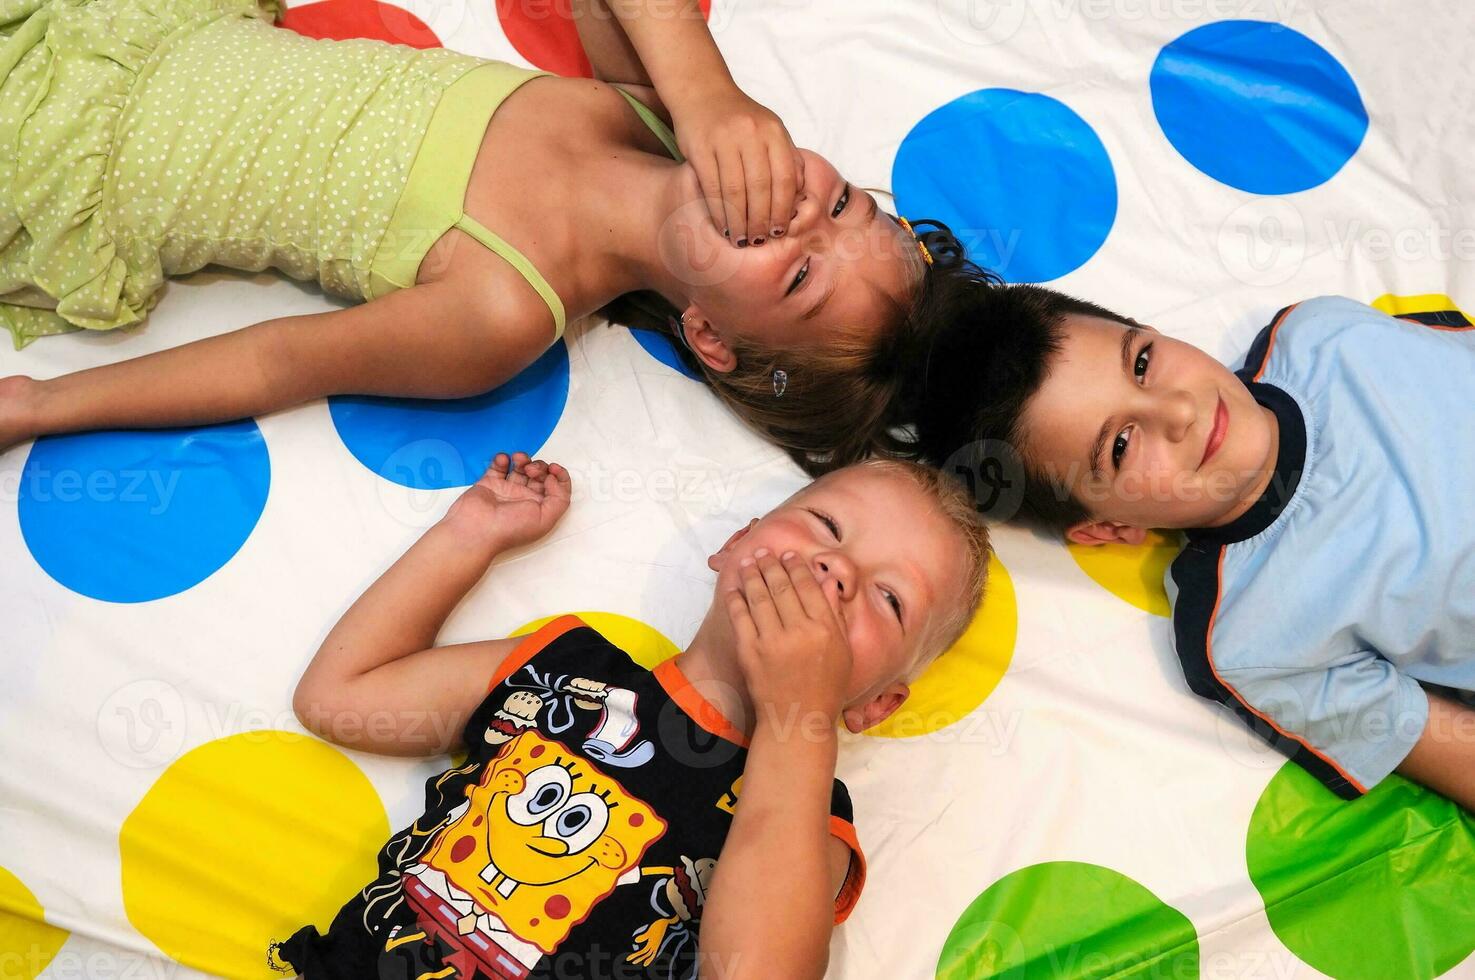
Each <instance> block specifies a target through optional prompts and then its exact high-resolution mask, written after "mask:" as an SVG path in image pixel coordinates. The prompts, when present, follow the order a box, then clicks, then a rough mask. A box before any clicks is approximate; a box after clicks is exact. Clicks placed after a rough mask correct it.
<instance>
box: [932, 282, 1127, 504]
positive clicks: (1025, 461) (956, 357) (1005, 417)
mask: <svg viewBox="0 0 1475 980" xmlns="http://www.w3.org/2000/svg"><path fill="white" fill-rule="evenodd" d="M965 299H966V302H965V303H963V304H961V305H960V306H958V307H955V308H954V309H953V310H952V311H951V312H952V314H953V315H952V317H951V319H950V320H949V322H948V323H947V325H946V326H945V327H944V328H943V329H941V330H939V331H937V333H936V334H935V336H934V338H933V343H932V345H931V347H930V348H929V349H927V350H925V351H924V352H923V353H922V354H921V357H920V358H919V359H918V361H917V362H916V363H914V364H913V365H912V372H911V381H910V383H909V385H908V389H907V397H906V399H905V400H904V406H905V407H904V411H905V413H906V414H907V416H908V417H909V419H910V421H911V425H912V429H913V436H914V441H913V442H912V443H911V444H910V446H909V447H908V451H907V455H909V456H910V457H912V458H915V459H918V460H920V461H922V462H926V463H930V464H932V465H933V466H954V465H956V464H959V461H960V460H961V461H962V462H961V465H962V466H967V467H972V468H979V467H985V466H986V467H991V468H992V470H993V472H994V473H995V474H1000V473H1002V474H1007V475H1006V476H1005V477H1004V479H1014V480H1020V481H1022V483H1023V486H1022V487H1019V488H1014V487H1006V488H1004V492H1003V493H995V495H994V499H995V500H998V501H1000V502H1001V504H1002V506H1001V507H999V508H998V510H999V511H1000V512H998V513H994V514H992V515H991V516H994V517H996V518H999V519H1003V520H1009V519H1011V518H1018V519H1020V520H1022V521H1024V522H1026V523H1031V524H1034V525H1036V526H1039V527H1043V528H1047V529H1049V530H1053V531H1064V530H1065V529H1066V528H1068V527H1070V526H1071V525H1072V524H1075V523H1077V522H1079V521H1082V520H1087V519H1089V517H1090V514H1089V512H1088V511H1087V510H1086V508H1085V507H1084V506H1083V505H1082V504H1081V503H1080V502H1079V501H1078V500H1076V499H1075V497H1073V496H1072V495H1071V492H1070V488H1069V487H1068V486H1066V485H1064V484H1063V483H1062V482H1061V481H1059V480H1057V479H1055V478H1053V477H1052V475H1051V474H1049V473H1047V472H1045V471H1044V470H1043V469H1041V468H1040V467H1039V466H1037V465H1036V464H1034V463H1033V462H1032V461H1031V460H1030V457H1029V453H1028V441H1029V440H1028V433H1026V432H1025V431H1024V426H1023V417H1024V410H1025V407H1026V406H1027V405H1028V404H1029V401H1030V399H1031V398H1033V397H1034V395H1035V393H1036V392H1038V391H1039V390H1040V386H1041V385H1042V384H1043V383H1044V381H1045V378H1046V377H1047V376H1048V374H1049V372H1050V362H1051V359H1052V358H1053V357H1054V356H1055V355H1056V354H1058V353H1059V352H1060V348H1061V345H1062V343H1063V341H1064V336H1065V318H1066V317H1067V316H1072V315H1076V316H1094V317H1101V318H1103V319H1106V320H1114V321H1116V322H1117V323H1122V324H1125V325H1127V326H1135V325H1136V322H1135V321H1134V320H1132V319H1130V318H1129V317H1124V316H1122V315H1120V314H1118V313H1113V312H1112V311H1110V310H1108V309H1105V308H1104V307H1101V306H1097V305H1096V304H1095V303H1091V302H1088V301H1086V300H1082V299H1076V298H1075V297H1073V296H1067V295H1066V294H1064V293H1060V292H1057V291H1055V290H1053V289H1046V288H1044V287H1043V286H1033V285H1004V284H999V283H981V284H979V285H978V286H977V287H975V288H973V289H970V290H968V291H967V293H966V297H965ZM1008 455H1012V457H1013V458H1012V459H1009V458H1000V457H1006V456H1008ZM984 457H988V459H987V460H986V459H985V458H984ZM978 476H980V474H974V475H973V476H970V477H969V479H974V478H975V477H978ZM993 489H994V490H995V491H998V490H999V489H1000V488H998V487H995V488H993ZM975 496H978V491H975Z"/></svg>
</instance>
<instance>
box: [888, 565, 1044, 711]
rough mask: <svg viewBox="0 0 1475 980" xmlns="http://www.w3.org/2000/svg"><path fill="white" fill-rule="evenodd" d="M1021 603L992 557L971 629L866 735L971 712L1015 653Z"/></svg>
mask: <svg viewBox="0 0 1475 980" xmlns="http://www.w3.org/2000/svg"><path fill="white" fill-rule="evenodd" d="M1018 630H1019V607H1018V605H1017V604H1016V602H1015V600H1014V583H1013V582H1012V581H1011V580H1010V578H1009V571H1008V569H1006V568H1005V567H1004V565H1003V563H1002V562H1000V561H999V559H998V557H997V556H995V557H993V558H990V559H989V563H988V588H987V589H986V590H985V592H984V599H983V605H981V606H980V607H979V608H978V612H977V613H975V614H974V616H973V622H971V623H969V624H968V629H967V631H966V632H965V633H964V634H963V635H962V637H961V638H960V639H959V640H958V642H957V643H955V644H954V645H953V646H952V647H950V648H949V649H948V651H947V652H946V653H944V654H943V655H942V656H940V657H938V658H937V659H936V660H934V661H933V662H932V664H931V666H929V667H928V668H927V670H926V671H925V672H924V673H923V674H922V676H921V677H919V678H917V682H916V683H915V684H913V685H912V693H911V696H910V697H908V698H907V700H906V703H905V704H903V705H902V706H901V707H900V708H898V709H897V710H896V713H895V714H893V715H892V716H891V717H890V718H887V719H886V720H885V721H883V722H881V724H879V725H877V726H875V727H874V728H868V729H866V734H867V735H878V736H881V737H882V738H912V737H915V736H917V735H927V734H929V733H931V732H935V731H937V730H938V729H941V728H946V727H947V726H948V725H951V724H953V723H954V722H957V721H959V720H961V719H962V718H964V717H966V716H967V715H969V714H972V713H973V711H974V710H975V709H976V708H977V707H978V706H979V705H980V704H983V702H984V701H986V700H987V699H988V696H989V695H990V694H992V693H993V692H994V688H996V687H998V686H999V681H1000V680H1002V679H1003V677H1004V672H1005V671H1007V670H1008V669H1009V662H1010V661H1011V660H1013V659H1014V637H1015V634H1016V633H1017V632H1018Z"/></svg>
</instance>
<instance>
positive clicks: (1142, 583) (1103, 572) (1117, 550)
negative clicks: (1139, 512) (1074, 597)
mask: <svg viewBox="0 0 1475 980" xmlns="http://www.w3.org/2000/svg"><path fill="white" fill-rule="evenodd" d="M1065 547H1066V549H1067V550H1069V551H1070V556H1071V557H1072V558H1074V559H1075V562H1076V564H1077V565H1079V566H1081V571H1083V572H1085V573H1086V574H1087V575H1089V576H1091V581H1093V582H1095V583H1096V584H1097V585H1099V586H1101V587H1102V588H1103V589H1105V590H1106V591H1108V592H1110V593H1111V594H1112V595H1114V596H1116V597H1117V598H1118V599H1121V600H1122V601H1123V602H1130V603H1131V604H1132V605H1134V606H1136V607H1137V608H1138V609H1141V610H1142V611H1143V612H1150V613H1152V614H1153V615H1154V616H1169V615H1172V612H1173V607H1172V606H1171V605H1169V604H1168V592H1167V589H1166V587H1165V586H1164V585H1163V577H1164V576H1165V575H1167V574H1168V566H1169V565H1171V564H1173V559H1174V558H1177V557H1178V553H1179V552H1181V551H1182V550H1183V537H1182V535H1180V534H1178V533H1177V532H1176V531H1175V532H1173V533H1170V534H1165V533H1163V532H1162V531H1148V532H1147V540H1145V541H1143V542H1142V543H1141V544H1097V545H1086V544H1075V543H1074V542H1067V543H1066V546H1065Z"/></svg>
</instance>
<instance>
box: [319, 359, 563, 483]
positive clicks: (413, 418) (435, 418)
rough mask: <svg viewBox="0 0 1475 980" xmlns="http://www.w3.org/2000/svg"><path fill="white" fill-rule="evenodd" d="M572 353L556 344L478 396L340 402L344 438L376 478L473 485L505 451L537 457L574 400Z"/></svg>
mask: <svg viewBox="0 0 1475 980" xmlns="http://www.w3.org/2000/svg"><path fill="white" fill-rule="evenodd" d="M568 384H569V366H568V348H567V347H566V346H565V345H564V344H562V343H557V344H554V345H553V346H552V347H550V348H548V350H547V351H545V352H544V353H543V355H542V356H541V357H539V358H538V359H537V360H536V361H534V362H533V363H532V364H530V365H529V366H528V367H527V368H526V369H525V370H523V371H522V373H521V374H519V375H517V377H515V378H513V379H512V380H511V381H508V382H507V383H506V384H504V385H502V386H501V387H500V388H493V389H492V390H491V391H489V392H487V393H485V394H482V395H476V396H474V397H472V398H454V399H434V398H374V397H364V396H358V395H354V396H343V397H334V398H330V399H329V400H328V407H329V410H330V411H331V413H332V416H333V424H334V426H335V427H337V429H338V436H339V438H341V439H342V440H343V444H344V445H345V446H347V447H348V451H349V452H351V453H352V454H353V456H354V458H355V459H357V460H358V461H359V462H360V463H363V464H364V466H366V467H368V468H369V469H370V470H371V471H373V472H374V473H377V474H379V475H380V476H382V477H384V478H385V479H386V480H391V481H393V482H395V483H398V484H400V485H401V486H405V487H411V488H414V489H417V490H444V489H446V488H448V487H469V486H470V485H471V484H473V483H475V482H476V479H477V477H479V476H481V474H482V472H483V471H484V470H485V469H486V468H487V464H488V463H489V462H490V461H491V458H492V457H493V456H495V455H496V454H497V453H499V452H506V453H513V452H519V451H521V452H525V453H527V454H529V455H532V454H535V453H536V452H537V451H538V450H539V449H541V448H542V446H543V444H544V443H545V442H547V441H548V437H549V436H550V435H551V434H552V433H553V428H554V426H556V425H557V424H558V419H559V417H560V416H561V415H563V406H564V403H565V402H567V401H568Z"/></svg>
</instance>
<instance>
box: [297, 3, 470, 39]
mask: <svg viewBox="0 0 1475 980" xmlns="http://www.w3.org/2000/svg"><path fill="white" fill-rule="evenodd" d="M282 26H283V27H286V28H288V29H290V30H294V31H296V32H297V33H298V34H301V35H303V36H304V37H315V38H330V39H332V40H335V41H346V40H348V39H350V38H356V37H366V38H372V39H373V40H376V41H388V42H389V43H390V44H405V45H408V46H410V47H412V48H421V49H425V48H440V47H444V46H445V45H443V44H441V40H440V38H438V37H436V35H435V31H433V30H431V29H430V25H428V24H426V23H425V22H424V21H423V20H421V19H420V18H419V17H416V16H415V15H414V14H412V13H410V12H409V11H408V10H406V9H404V8H403V7H396V6H395V5H394V4H392V3H380V2H379V0H321V2H319V3H310V4H308V5H306V6H304V7H296V6H294V7H291V8H289V9H288V10H287V13H286V15H285V16H283V17H282Z"/></svg>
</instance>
